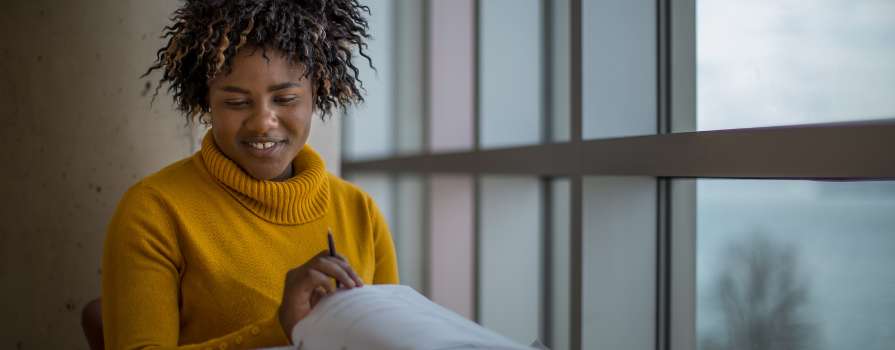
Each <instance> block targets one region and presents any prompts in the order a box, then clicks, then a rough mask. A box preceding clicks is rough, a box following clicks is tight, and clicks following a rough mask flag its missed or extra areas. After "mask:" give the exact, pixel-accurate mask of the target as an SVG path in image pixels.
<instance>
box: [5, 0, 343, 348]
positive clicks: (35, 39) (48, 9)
mask: <svg viewBox="0 0 895 350" xmlns="http://www.w3.org/2000/svg"><path fill="white" fill-rule="evenodd" d="M177 4H178V2H177V1H175V0H163V1H162V0H153V1H139V0H128V1H122V0H91V1H87V0H80V1H49V0H4V1H3V2H2V4H0V125H2V128H0V244H2V246H0V259H3V260H2V264H0V281H2V289H0V310H2V316H0V348H3V349H86V348H87V345H86V342H85V341H84V338H83V335H82V333H81V329H80V310H81V308H82V307H83V305H84V304H85V303H86V302H87V301H89V300H91V299H93V298H95V297H97V296H99V293H100V278H101V277H100V276H101V274H102V271H100V260H101V253H102V242H103V238H104V235H105V226H106V224H107V222H108V219H109V217H110V215H111V214H112V212H113V210H114V208H115V205H116V204H117V202H118V199H119V198H120V197H121V194H122V193H123V192H124V191H125V190H126V189H127V188H128V187H129V186H130V185H132V184H133V183H134V182H135V181H137V180H138V179H140V178H142V177H143V176H145V175H148V174H150V173H152V172H154V171H156V170H158V169H160V168H161V167H163V166H165V165H166V164H168V163H171V162H173V161H175V160H177V159H180V158H183V157H186V156H188V155H189V154H191V152H192V151H193V150H194V149H195V142H196V138H197V135H200V133H201V131H200V130H190V129H189V128H186V127H184V122H183V119H182V118H181V117H180V116H179V115H178V114H177V113H176V112H174V111H173V109H172V107H171V101H170V98H169V97H168V96H167V95H164V94H162V95H160V96H159V98H158V99H157V101H156V103H155V104H154V105H152V106H151V107H150V103H149V102H150V96H151V94H152V90H153V89H155V81H154V80H149V79H139V75H140V74H141V73H142V72H143V71H144V70H145V68H146V67H147V66H148V65H149V64H150V63H151V62H152V59H153V57H154V53H155V50H156V49H157V48H158V47H159V46H160V45H161V43H162V42H161V41H160V39H158V35H159V34H160V31H161V28H162V26H164V25H165V24H166V23H167V18H168V16H169V15H170V13H171V12H172V11H173V10H174V8H175V7H176V6H177ZM338 127H339V122H338V120H337V119H334V120H332V121H330V122H328V125H327V126H326V127H325V128H322V127H321V126H320V125H319V123H318V125H316V128H315V130H314V132H312V136H311V142H312V144H314V145H315V146H317V148H318V149H319V150H320V151H321V152H322V153H323V154H324V157H326V159H327V160H328V162H327V163H328V164H329V165H330V166H335V168H336V169H335V170H338V169H337V168H338V156H339V149H338V135H339V133H338Z"/></svg>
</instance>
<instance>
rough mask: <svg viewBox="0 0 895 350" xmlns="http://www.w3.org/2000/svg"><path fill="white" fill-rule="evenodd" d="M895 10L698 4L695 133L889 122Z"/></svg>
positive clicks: (893, 105)
mask: <svg viewBox="0 0 895 350" xmlns="http://www.w3.org/2000/svg"><path fill="white" fill-rule="evenodd" d="M892 38H895V2H893V1H888V0H881V1H850V0H825V1H811V2H807V3H806V2H801V1H794V0H787V1H779V0H756V1H739V0H712V1H698V2H697V60H698V66H697V75H698V80H697V86H698V90H697V93H698V103H697V105H698V106H697V108H698V128H699V130H714V129H728V128H744V127H758V126H770V125H786V124H802V123H815V122H833V121H847V120H859V119H876V118H892V117H895V98H892V96H895V59H893V57H895V45H893V44H892Z"/></svg>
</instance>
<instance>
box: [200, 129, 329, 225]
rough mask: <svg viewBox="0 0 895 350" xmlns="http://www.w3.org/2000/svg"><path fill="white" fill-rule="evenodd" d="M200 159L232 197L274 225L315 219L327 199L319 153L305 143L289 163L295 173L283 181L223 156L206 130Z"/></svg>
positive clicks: (326, 183) (327, 193)
mask: <svg viewBox="0 0 895 350" xmlns="http://www.w3.org/2000/svg"><path fill="white" fill-rule="evenodd" d="M200 153H201V155H202V160H203V161H205V165H206V166H207V167H208V171H209V172H210V173H211V174H212V176H214V177H215V178H216V179H217V180H218V181H220V182H221V183H222V184H224V186H226V188H227V190H228V191H229V192H230V193H231V194H233V196H234V197H236V199H238V200H239V201H240V202H242V204H243V205H245V206H246V208H248V209H249V210H251V211H252V212H254V213H255V214H258V216H260V217H262V218H264V219H265V220H268V221H270V222H273V223H277V224H302V223H306V222H309V221H312V220H316V219H319V218H320V217H321V216H323V214H324V212H325V211H326V204H327V202H328V201H329V182H327V181H326V170H325V169H324V165H323V160H322V159H321V158H320V155H319V154H317V152H315V151H314V149H312V148H311V147H310V146H307V145H306V146H305V147H304V148H303V149H302V150H301V152H299V154H298V156H297V157H296V158H295V160H294V161H293V162H292V166H293V168H294V172H295V174H296V176H294V177H292V178H290V179H288V180H286V181H267V180H257V179H254V178H252V177H251V176H249V175H248V174H246V173H245V171H243V170H242V169H240V168H239V167H238V166H237V165H236V163H233V161H231V160H230V159H228V158H227V157H226V156H224V154H223V153H221V151H220V150H219V149H218V147H217V146H216V145H215V143H214V137H212V135H211V133H207V134H206V135H205V138H204V139H203V140H202V150H201V152H200Z"/></svg>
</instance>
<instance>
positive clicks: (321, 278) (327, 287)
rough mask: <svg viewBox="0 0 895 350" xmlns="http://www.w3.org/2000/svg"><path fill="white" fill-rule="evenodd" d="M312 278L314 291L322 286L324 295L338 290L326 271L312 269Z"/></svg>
mask: <svg viewBox="0 0 895 350" xmlns="http://www.w3.org/2000/svg"><path fill="white" fill-rule="evenodd" d="M310 280H311V283H312V284H313V285H312V288H313V289H312V290H311V292H312V293H313V292H314V291H316V290H318V289H320V288H322V289H323V292H324V295H326V294H329V293H334V292H335V291H336V286H335V285H333V281H332V279H331V277H330V276H329V275H328V274H326V273H325V272H322V271H319V270H314V269H312V270H311V278H310Z"/></svg>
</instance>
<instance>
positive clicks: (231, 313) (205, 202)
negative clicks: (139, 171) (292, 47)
mask: <svg viewBox="0 0 895 350" xmlns="http://www.w3.org/2000/svg"><path fill="white" fill-rule="evenodd" d="M209 134H210V132H209ZM293 164H294V166H295V175H294V176H293V177H292V178H290V179H288V180H286V181H283V182H272V181H258V180H256V179H253V178H251V177H250V176H249V175H248V174H246V173H245V172H244V171H242V169H240V168H239V167H238V166H237V165H236V164H235V163H233V162H232V161H231V160H230V159H228V158H227V157H225V156H224V155H223V154H222V153H221V152H220V150H218V148H217V147H216V145H215V143H214V142H213V139H212V138H211V136H210V135H206V138H205V140H204V142H203V145H202V150H201V151H200V152H197V153H196V154H195V155H193V156H192V157H190V158H187V159H184V160H181V161H179V162H176V163H174V164H172V165H170V166H168V167H166V168H165V169H162V170H161V171H159V172H158V173H156V174H153V175H151V176H149V177H147V178H145V179H143V180H141V181H140V182H139V183H137V184H136V185H134V186H133V187H132V188H130V189H129V190H128V191H127V193H125V195H124V197H123V198H122V199H121V202H120V203H119V204H118V208H117V210H116V212H115V215H114V216H113V218H112V220H111V222H110V224H109V228H108V234H107V237H106V242H105V248H104V249H105V250H104V253H103V270H102V273H103V294H102V307H103V326H104V335H105V338H106V346H107V348H108V349H206V348H213V349H223V348H227V349H251V348H259V347H269V346H279V345H285V344H287V343H288V338H287V337H286V334H285V332H284V330H283V329H281V327H280V325H279V322H278V320H277V317H276V310H277V308H278V307H279V304H280V300H281V299H282V291H283V282H284V279H285V275H286V273H287V272H288V271H289V270H290V269H293V268H296V267H298V266H300V265H302V264H304V263H305V262H307V261H308V260H309V259H310V258H311V257H313V256H314V255H316V254H318V253H320V252H321V251H324V250H326V249H327V243H326V232H327V229H330V228H331V229H332V231H333V235H334V237H335V242H336V250H337V251H338V252H339V254H341V255H343V256H345V257H346V259H347V260H348V262H349V263H350V264H351V266H352V267H353V268H354V270H355V271H356V272H357V273H358V275H359V276H360V277H361V278H362V279H363V280H364V281H365V282H366V283H368V284H379V283H398V273H397V263H396V259H395V252H394V246H393V242H392V238H391V234H390V233H389V231H388V227H387V226H386V224H385V220H384V219H383V217H382V214H381V213H380V212H379V210H378V209H377V208H376V205H375V204H374V203H373V201H372V199H371V198H370V197H369V196H368V195H366V194H365V193H363V192H362V191H360V190H359V189H358V188H357V187H355V186H354V185H352V184H350V183H347V182H345V181H343V180H341V179H339V178H337V177H335V176H333V175H332V174H329V173H327V172H326V170H325V168H324V164H323V160H322V159H321V158H320V156H319V155H318V154H317V152H315V151H314V150H313V149H312V148H311V147H310V146H305V147H304V148H303V149H302V150H301V152H299V154H298V156H297V157H296V159H295V160H294V161H293Z"/></svg>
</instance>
